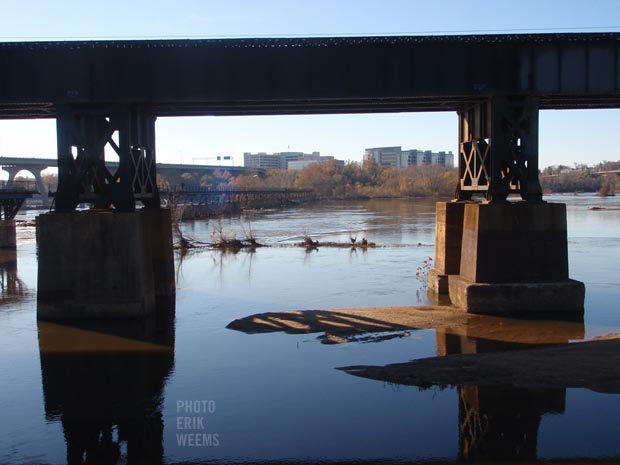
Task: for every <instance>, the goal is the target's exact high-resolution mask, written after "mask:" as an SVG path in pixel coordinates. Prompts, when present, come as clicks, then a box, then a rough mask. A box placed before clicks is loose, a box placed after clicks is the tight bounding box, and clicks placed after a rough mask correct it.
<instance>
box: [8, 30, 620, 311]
mask: <svg viewBox="0 0 620 465" xmlns="http://www.w3.org/2000/svg"><path fill="white" fill-rule="evenodd" d="M0 70H1V71H0V118H56V122H57V154H58V176H59V185H58V191H57V193H56V197H55V208H56V212H57V213H63V212H64V213H67V214H69V213H70V212H73V211H74V209H75V207H76V206H77V205H78V204H79V203H91V204H92V205H93V206H94V207H95V210H96V211H101V209H109V208H110V207H113V208H114V210H116V211H117V212H133V211H134V209H135V205H136V201H140V202H142V204H143V205H144V206H145V212H149V211H151V212H157V211H159V208H160V198H159V192H158V189H157V183H156V172H157V167H156V163H155V161H156V153H155V145H156V144H155V120H156V118H157V117H169V116H193V115H196V116H198V115H215V116H224V115H293V114H327V113H378V112H414V111H454V112H457V113H458V116H459V134H458V140H459V155H458V170H459V180H458V185H457V186H456V190H455V200H461V201H465V200H468V199H471V198H472V195H473V194H482V195H484V197H485V199H486V202H487V204H485V205H505V201H506V199H507V197H508V196H509V195H510V194H511V193H513V194H519V195H520V196H521V197H522V199H523V200H525V201H526V202H525V203H526V204H527V205H529V207H527V206H526V207H514V208H513V209H512V210H511V212H512V213H510V215H513V213H514V215H516V216H515V217H514V218H513V216H510V215H508V216H507V215H506V214H504V213H502V211H503V210H502V208H504V207H501V208H496V209H495V210H493V209H489V208H486V207H482V206H481V204H477V206H472V205H471V204H467V205H465V202H460V205H459V206H456V207H455V206H451V205H448V206H446V209H445V212H447V211H448V210H450V212H452V213H445V212H444V213H445V214H444V213H441V214H440V212H439V210H438V238H437V244H438V247H439V246H441V247H444V249H443V251H442V252H441V253H440V251H439V248H438V250H437V257H438V258H439V257H440V256H441V257H442V258H441V260H436V262H435V263H436V266H437V263H440V262H441V263H443V264H444V265H445V266H443V265H442V266H440V267H438V268H436V269H437V270H438V272H439V273H440V275H442V276H452V275H453V274H456V275H458V276H465V277H466V278H467V279H468V280H471V281H472V282H474V283H478V282H489V280H490V281H491V282H497V281H498V280H499V281H503V282H506V281H508V282H510V280H511V279H512V280H513V281H518V282H524V281H527V282H532V281H545V282H548V281H558V282H565V281H566V280H567V279H568V261H567V260H568V259H567V249H566V230H565V228H566V222H565V211H564V210H562V207H563V206H557V205H556V206H555V207H554V206H552V205H551V204H549V205H551V206H548V207H545V205H547V204H545V203H543V202H542V190H541V187H540V182H539V179H538V114H539V110H545V109H579V108H620V33H570V34H523V35H521V34H519V35H471V36H458V35H454V36H404V37H348V38H342V37H331V38H293V39H290V38H289V39H277V38H274V39H217V40H215V39H213V40H211V39H209V40H144V41H140V40H136V41H72V42H21V43H19V42H11V43H0ZM240 136H241V135H240ZM567 137H587V135H585V134H571V135H567ZM24 143H27V141H24ZM204 143H205V144H208V141H204ZM106 146H110V147H111V148H112V149H113V150H114V151H115V152H116V153H117V155H118V162H119V165H118V167H117V168H115V167H111V166H109V165H108V164H107V163H106V162H105V160H104V147H106ZM457 203H459V202H457ZM510 208H512V207H510ZM458 209H461V210H458ZM457 210H458V211H459V212H461V213H458V212H457ZM463 210H464V211H465V213H464V215H465V216H466V217H469V216H471V218H470V219H471V220H472V221H474V222H475V223H476V225H475V227H473V229H472V227H471V224H469V223H468V221H469V220H464V221H461V220H462V218H463V213H462V212H463ZM478 210H480V211H482V210H485V212H487V213H489V212H491V210H493V212H495V213H492V214H493V215H499V216H497V218H498V221H500V223H501V222H502V221H504V220H506V221H504V223H502V224H503V226H502V227H503V228H505V229H504V230H502V231H500V230H489V231H486V230H484V228H483V227H482V226H481V225H483V223H485V222H486V223H487V226H489V227H491V226H493V225H494V224H496V223H494V220H493V221H491V220H483V219H481V218H482V216H480V215H479V213H480V212H479V211H478ZM504 210H506V211H507V210H508V207H506V208H504ZM517 210H518V211H519V212H521V213H519V214H517V213H516V212H517ZM543 210H544V211H547V210H548V212H547V213H544V212H543ZM552 210H553V211H552ZM442 211H443V210H442ZM563 211H564V213H563ZM468 212H469V213H468ZM554 212H555V213H554ZM457 213H458V214H457ZM485 214H486V213H485ZM489 214H491V213H489ZM459 215H460V216H459ZM502 215H503V216H502ZM519 215H522V217H519V218H520V219H518V220H517V219H515V218H517V216H519ZM452 216H454V218H456V219H454V218H453V219H450V218H452ZM117 217H118V218H117V220H114V221H117V222H120V216H119V215H117ZM66 218H69V215H67V217H66ZM71 218H73V217H71ZM85 218H88V221H91V220H92V221H93V222H95V220H94V219H93V218H94V216H92V215H91V216H89V217H82V219H79V220H78V219H71V220H70V221H72V223H71V224H72V228H78V229H79V227H80V226H78V223H79V222H87V220H86V219H85ZM104 218H105V219H104ZM458 218H461V220H458ZM510 218H513V219H514V221H516V222H514V223H510V222H509V221H508V219H510ZM531 218H538V219H537V220H536V221H534V220H531V221H530V219H531ZM562 218H564V221H563V222H562ZM549 219H553V221H552V223H553V224H551V223H549V221H547V220H549ZM444 220H445V221H446V222H447V223H446V224H444V225H443V226H446V225H448V226H449V227H448V229H446V230H445V231H444V230H441V235H440V228H439V226H441V225H440V221H444ZM63 221H65V222H69V219H66V220H61V219H60V216H56V219H51V217H50V218H48V219H45V220H44V221H40V222H39V227H40V228H44V223H45V224H49V228H50V229H49V236H50V237H51V236H54V235H57V239H56V242H58V243H60V242H62V241H65V237H64V236H63V234H64V233H63V231H64V229H63V225H62V223H63ZM97 221H99V220H97ZM136 221H137V220H136ZM153 221H155V222H157V221H159V220H153ZM451 221H455V223H454V226H455V228H456V229H450V228H452V226H450V224H452V223H450V222H451ZM459 221H461V222H460V223H459ZM507 221H508V222H507ZM511 221H512V220H511ZM100 222H101V224H100V225H99V226H97V228H104V222H110V224H111V223H112V222H113V220H110V216H109V215H108V216H105V217H104V216H103V215H102V216H101V219H100ZM448 223H450V224H448ZM526 223H527V224H529V225H530V226H532V227H533V228H534V229H532V230H528V229H527V228H526V229H523V228H524V227H525V226H524V225H525V224H526ZM93 224H94V223H93ZM97 224H99V223H97ZM105 224H108V223H105ZM119 224H120V223H119ZM136 224H137V223H136ZM153 224H154V223H153ZM442 224H443V223H442ZM498 224H499V223H498ZM541 225H543V226H544V228H547V229H545V230H544V231H542V230H537V229H536V228H539V227H543V226H541ZM465 226H466V227H465ZM105 227H107V226H105ZM114 227H116V226H114ZM118 227H119V228H120V227H121V226H118ZM127 227H128V226H127ZM527 227H529V226H527ZM45 228H47V226H45ZM84 228H86V229H87V230H88V231H92V230H95V229H94V228H95V226H93V225H91V226H87V225H85V226H84ZM88 228H90V229H88ZM136 228H137V229H135V230H136V231H139V230H140V228H141V226H140V227H138V226H136ZM150 228H151V229H152V228H153V226H152V225H151V226H150ZM467 228H469V229H467ZM65 229H66V228H65ZM465 229H467V234H465ZM164 230H167V228H165V227H163V226H162V227H161V231H164ZM450 231H459V233H458V234H456V233H455V234H453V235H452V233H451V232H450ZM485 231H486V232H485ZM117 232H118V231H117ZM459 234H460V235H459ZM40 236H43V237H45V236H46V235H45V234H40ZM444 236H445V237H444ZM75 237H76V239H73V241H74V242H75V241H77V240H80V241H82V240H83V241H87V239H83V237H87V235H80V234H77V233H76V235H75ZM114 237H118V238H119V240H118V241H117V243H119V244H124V243H123V242H122V241H121V240H120V237H122V233H121V232H118V234H117V236H114ZM461 239H462V244H463V248H462V251H463V254H462V255H461ZM141 240H142V241H144V242H145V243H148V244H153V241H152V238H149V237H144V238H143V239H137V240H136V241H137V243H136V245H135V246H132V247H133V249H129V250H134V249H135V247H137V246H138V244H139V243H140V241H141ZM50 241H51V239H50ZM540 244H547V245H544V246H541V245H540ZM89 246H90V243H89V242H85V243H84V248H83V249H80V247H78V246H76V245H75V244H74V243H73V242H71V241H69V239H66V243H65V242H63V243H62V245H57V246H56V247H55V248H54V247H52V246H51V245H50V247H49V249H46V247H45V246H43V245H40V262H39V267H40V268H39V270H40V274H39V276H40V278H41V277H42V276H46V273H43V275H42V274H41V266H42V263H44V262H45V261H46V260H52V258H45V256H46V254H48V252H45V253H43V251H44V250H49V256H50V257H52V256H53V257H55V258H53V260H57V261H58V260H65V257H63V256H57V254H59V253H60V252H59V249H60V248H63V247H64V248H66V249H67V253H69V252H70V251H71V250H94V252H93V253H95V254H96V252H98V250H97V249H89V248H88V247H89ZM485 247H486V249H485V250H486V251H485V252H482V248H485ZM153 250H155V249H153ZM465 252H467V253H468V254H473V256H470V255H466V254H465ZM123 253H125V252H123ZM127 253H129V252H127ZM55 254H56V255H55ZM119 254H120V255H122V254H121V253H120V252H119ZM442 254H443V255H442ZM170 256H171V254H170ZM100 259H101V260H102V261H103V262H105V261H106V260H108V261H111V260H112V259H111V258H110V257H107V256H106V257H102V258H100ZM83 260H84V261H86V260H87V258H84V259H83ZM446 260H447V261H446ZM515 261H516V264H514V263H513V262H515ZM448 262H450V263H451V265H450V266H448ZM459 263H462V264H464V266H461V267H460V269H459ZM71 266H73V265H71ZM84 266H87V265H86V264H85V265H84ZM114 266H116V265H114ZM114 266H112V267H111V268H110V269H117V268H118V269H123V268H122V267H120V265H119V267H117V268H114ZM123 266H124V265H123ZM75 267H76V271H75V277H74V278H71V277H70V275H71V274H70V273H65V274H66V276H67V277H66V278H63V279H65V281H66V282H63V283H62V285H60V284H58V283H52V284H50V285H49V286H48V285H47V283H43V284H44V285H43V286H42V285H41V283H42V280H41V279H39V284H40V285H39V295H40V296H41V295H42V294H44V293H46V292H47V293H48V294H49V295H52V296H53V295H56V296H59V295H61V294H63V292H64V293H65V294H66V295H75V293H76V292H77V291H75V290H74V289H73V288H72V287H71V286H72V285H73V282H71V279H73V280H74V281H75V280H77V279H78V277H79V276H81V274H80V273H82V271H81V270H77V268H79V266H77V265H75ZM103 268H105V266H103ZM136 270H137V269H136ZM450 270H451V271H450ZM481 270H482V271H481ZM537 270H541V271H537ZM554 270H556V271H554ZM141 272H142V271H140V270H137V271H136V273H141ZM52 273H53V269H52V271H50V274H52ZM109 275H113V272H110V273H109ZM145 279H146V278H145ZM149 279H150V278H149ZM172 279H173V277H172ZM485 280H486V281H485ZM124 284H125V282H123V283H118V284H117V285H115V286H116V287H114V286H112V285H111V287H110V289H109V290H108V291H106V292H108V294H110V295H112V294H114V292H116V289H119V288H121V287H122V286H123V285H124ZM574 284H575V282H568V284H567V285H568V286H569V287H570V286H573V285H574ZM63 286H64V287H63ZM450 286H452V285H450ZM467 286H468V284H467V283H464V284H463V286H462V289H466V287H467ZM173 287H174V286H172V288H173ZM578 287H579V286H576V285H575V286H573V288H574V289H573V290H575V293H574V294H571V293H570V292H564V291H563V290H561V289H560V287H558V286H555V287H554V286H548V288H546V289H548V290H549V292H548V294H547V295H549V296H550V297H549V299H547V300H548V302H551V303H553V301H554V299H553V298H552V296H553V295H560V296H570V299H569V300H567V301H566V305H567V308H568V307H570V309H571V310H572V309H575V310H578V309H579V301H580V302H581V305H583V285H581V287H580V288H579V289H578ZM60 288H62V292H59V289H60ZM523 289H525V288H524V287H523V286H521V287H518V286H517V287H514V288H511V289H510V292H517V293H518V292H521V291H523ZM528 289H529V288H528ZM541 289H542V288H541ZM558 289H560V290H558ZM562 289H563V288H562ZM539 290H540V289H539ZM102 292H103V291H102V290H101V289H99V288H97V289H95V290H94V291H93V294H97V293H99V294H101V293H102ZM467 292H469V291H467ZM467 292H465V291H463V293H462V297H463V298H465V299H468V298H469V297H468V295H469V294H467ZM493 292H495V291H493ZM502 292H503V294H504V295H507V293H506V292H504V291H501V292H500V294H502ZM524 292H525V291H524ZM527 292H529V291H527ZM537 292H538V291H537ZM545 292H547V291H545V290H544V289H543V290H540V293H545ZM103 293H104V294H105V292H103ZM554 293H555V294H554ZM143 294H144V293H143V292H142V290H140V289H139V290H137V291H136V292H135V293H134V294H133V295H134V296H138V297H139V296H141V295H143ZM63 295H64V294H63ZM85 295H86V294H85ZM540 295H542V294H540ZM450 296H451V298H452V287H450ZM132 298H133V297H132ZM485 299H486V297H485V298H483V299H482V300H485ZM108 300H109V299H108ZM129 300H130V301H131V302H134V301H135V299H134V300H131V299H129ZM487 300H488V299H487ZM512 300H515V299H512ZM526 300H528V299H526ZM529 300H530V301H532V302H534V304H533V305H534V307H536V308H540V305H539V306H536V305H537V304H536V301H539V302H542V301H545V299H543V298H539V299H534V298H532V299H529ZM128 302H129V301H128ZM131 302H129V303H128V304H127V305H128V308H129V307H131V305H133V303H131ZM572 302H575V303H572ZM63 305H64V304H63V303H62V302H61V304H60V305H59V307H58V311H59V312H60V311H61V310H60V309H61V308H62V306H63ZM101 305H104V304H101ZM556 305H557V299H556ZM534 307H533V308H534ZM131 308H133V307H131ZM581 310H582V311H583V307H581ZM63 311H64V310H63ZM55 315H56V314H55Z"/></svg>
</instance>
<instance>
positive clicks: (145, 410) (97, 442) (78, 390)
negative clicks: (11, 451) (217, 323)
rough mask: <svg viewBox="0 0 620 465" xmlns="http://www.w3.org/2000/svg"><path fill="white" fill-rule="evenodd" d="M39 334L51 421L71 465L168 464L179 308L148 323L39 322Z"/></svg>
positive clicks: (46, 398)
mask: <svg viewBox="0 0 620 465" xmlns="http://www.w3.org/2000/svg"><path fill="white" fill-rule="evenodd" d="M38 333H39V350H40V358H41V374H42V380H43V394H44V402H45V417H46V419H47V421H50V422H57V421H60V422H61V423H62V427H63V431H64V436H65V441H66V446H67V463H68V464H85V463H98V464H117V463H127V464H141V463H145V464H146V463H148V464H158V463H163V456H164V451H163V431H164V422H163V415H162V408H163V400H164V399H163V392H164V384H165V382H166V380H167V378H168V377H169V376H170V374H171V372H172V370H173V366H174V315H173V311H172V310H171V309H170V308H167V309H161V311H160V312H158V314H156V315H154V316H153V317H151V318H149V319H147V320H144V321H142V320H140V321H131V320H129V321H128V320H124V321H122V322H117V321H105V322H92V321H90V322H85V323H77V324H76V323H73V322H72V323H71V324H67V323H64V322H63V323H62V324H58V323H51V322H45V321H39V322H38Z"/></svg>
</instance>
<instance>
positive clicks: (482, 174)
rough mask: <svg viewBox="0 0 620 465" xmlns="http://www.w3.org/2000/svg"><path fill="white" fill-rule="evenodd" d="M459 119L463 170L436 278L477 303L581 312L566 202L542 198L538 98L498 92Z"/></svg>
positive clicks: (498, 308)
mask: <svg viewBox="0 0 620 465" xmlns="http://www.w3.org/2000/svg"><path fill="white" fill-rule="evenodd" d="M459 123H460V131H459V138H460V150H459V152H460V153H459V173H460V179H459V183H458V186H457V190H456V198H455V200H454V201H452V202H439V203H438V204H437V220H436V249H435V257H436V258H435V269H433V270H431V271H430V272H429V275H428V280H429V288H430V289H431V290H432V291H435V292H437V293H440V294H448V295H449V296H450V300H451V301H452V303H453V304H454V305H456V306H457V307H459V308H461V309H463V310H465V311H467V312H471V313H490V314H501V313H539V314H540V313H548V312H549V313H556V312H559V313H582V312H583V305H584V298H585V287H584V285H583V283H581V282H578V281H574V280H571V279H569V275H568V247H567V231H566V206H565V205H564V204H554V203H547V202H543V200H542V191H541V188H540V183H539V181H538V107H537V104H536V102H535V101H533V100H532V99H524V98H512V99H511V98H506V97H501V98H489V99H487V100H485V101H483V102H481V103H478V104H476V105H472V106H471V107H468V108H464V109H463V110H462V111H461V112H459ZM474 194H483V195H484V197H485V199H484V200H482V201H474V200H472V199H473V195H474ZM510 194H519V195H520V196H521V198H522V201H518V202H510V201H508V196H509V195H510Z"/></svg>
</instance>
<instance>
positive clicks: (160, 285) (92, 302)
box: [37, 210, 175, 320]
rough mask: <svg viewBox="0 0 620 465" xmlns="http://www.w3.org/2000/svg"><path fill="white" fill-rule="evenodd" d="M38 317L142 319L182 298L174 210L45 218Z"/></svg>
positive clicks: (50, 215) (42, 219) (41, 218)
mask: <svg viewBox="0 0 620 465" xmlns="http://www.w3.org/2000/svg"><path fill="white" fill-rule="evenodd" d="M37 228H38V238H39V272H38V293H37V300H38V318H40V319H46V320H65V319H90V318H141V317H145V316H147V315H148V314H149V313H151V312H152V311H154V310H155V309H156V307H157V304H158V300H162V299H165V300H167V299H174V295H175V287H174V261H173V255H172V228H171V219H170V211H169V210H154V211H148V210H144V211H138V212H115V211H109V210H108V211H97V210H94V211H87V212H67V213H48V214H44V215H41V216H39V218H38V224H37Z"/></svg>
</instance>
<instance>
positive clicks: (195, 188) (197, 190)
mask: <svg viewBox="0 0 620 465" xmlns="http://www.w3.org/2000/svg"><path fill="white" fill-rule="evenodd" d="M159 192H160V193H161V194H176V193H178V194H214V195H217V194H227V193H235V194H236V193H260V192H264V193H287V192H290V193H293V192H306V193H312V192H313V190H312V189H295V188H286V187H250V188H238V187H230V186H227V187H224V188H217V189H214V188H212V187H209V186H201V185H198V184H177V185H173V186H160V187H159Z"/></svg>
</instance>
